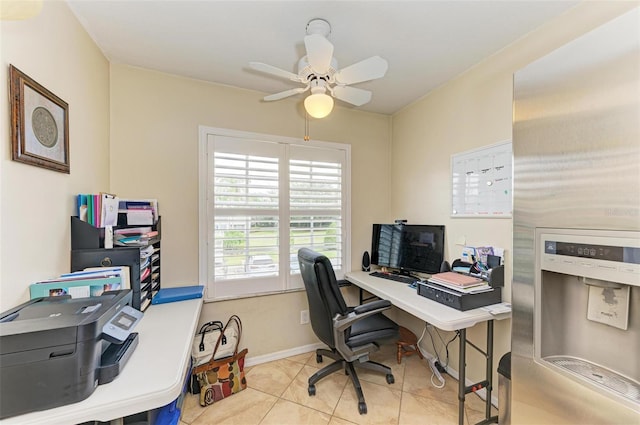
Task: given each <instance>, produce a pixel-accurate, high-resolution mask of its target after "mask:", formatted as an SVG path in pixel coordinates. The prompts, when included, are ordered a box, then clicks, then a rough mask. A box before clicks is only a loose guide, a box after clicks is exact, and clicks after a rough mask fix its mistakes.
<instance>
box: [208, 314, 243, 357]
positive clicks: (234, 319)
mask: <svg viewBox="0 0 640 425" xmlns="http://www.w3.org/2000/svg"><path fill="white" fill-rule="evenodd" d="M232 324H233V325H235V327H236V330H237V332H238V338H237V339H236V346H235V348H234V349H233V355H234V356H236V355H237V354H238V347H239V346H240V338H241V337H242V321H241V320H240V318H239V317H238V316H236V315H235V314H234V315H233V316H231V317H230V318H229V320H228V321H227V324H226V325H224V328H223V329H222V331H221V332H220V336H219V337H218V340H217V341H216V346H215V348H214V349H213V354H211V360H213V359H214V357H215V356H216V352H217V351H218V347H219V346H220V342H221V341H222V340H223V338H224V339H226V336H225V335H224V333H225V332H226V330H227V328H228V327H229V325H232ZM223 344H224V342H223Z"/></svg>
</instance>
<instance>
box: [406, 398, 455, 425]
mask: <svg viewBox="0 0 640 425" xmlns="http://www.w3.org/2000/svg"><path fill="white" fill-rule="evenodd" d="M427 423H428V424H429V425H456V424H458V405H457V404H455V403H448V402H444V401H438V400H434V399H432V398H428V397H420V396H417V395H414V394H410V393H406V392H405V393H403V394H402V404H401V406H400V424H403V425H409V424H416V425H417V424H427ZM465 423H466V420H465Z"/></svg>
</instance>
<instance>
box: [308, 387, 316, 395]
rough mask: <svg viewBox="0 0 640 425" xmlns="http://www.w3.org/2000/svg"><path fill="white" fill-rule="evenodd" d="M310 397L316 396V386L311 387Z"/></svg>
mask: <svg viewBox="0 0 640 425" xmlns="http://www.w3.org/2000/svg"><path fill="white" fill-rule="evenodd" d="M308 391H309V395H310V396H314V395H316V386H315V385H309V390H308Z"/></svg>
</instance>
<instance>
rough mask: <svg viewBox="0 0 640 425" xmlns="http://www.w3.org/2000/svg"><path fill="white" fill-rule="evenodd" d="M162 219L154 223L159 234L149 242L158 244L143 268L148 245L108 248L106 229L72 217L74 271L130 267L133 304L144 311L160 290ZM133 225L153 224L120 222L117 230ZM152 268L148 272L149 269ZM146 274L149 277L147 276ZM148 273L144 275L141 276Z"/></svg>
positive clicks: (116, 227) (72, 260)
mask: <svg viewBox="0 0 640 425" xmlns="http://www.w3.org/2000/svg"><path fill="white" fill-rule="evenodd" d="M160 223H161V218H160V217H159V218H158V221H157V222H156V223H155V224H153V225H152V226H150V227H151V228H152V230H155V231H157V232H158V235H157V236H155V237H153V238H151V239H150V240H149V243H148V245H152V246H153V247H154V253H153V254H152V256H151V261H150V262H149V264H148V265H147V266H146V267H144V268H143V269H142V270H141V269H140V265H141V264H143V263H142V259H141V257H140V254H141V249H142V248H145V247H144V246H142V247H138V246H131V247H129V246H126V247H121V246H115V245H114V247H113V248H110V249H107V248H105V247H104V235H105V229H104V228H99V227H94V226H92V225H90V224H88V223H86V222H84V221H82V220H80V219H79V218H78V217H73V216H72V217H71V271H72V272H75V271H79V270H84V269H85V268H87V267H100V266H102V267H110V266H129V273H130V281H131V282H130V283H131V290H132V292H133V299H132V307H133V308H135V309H138V310H140V311H144V310H145V309H146V308H147V307H148V306H149V305H151V300H152V299H153V296H154V295H155V294H157V293H158V291H159V290H160V285H161V284H160V277H161V272H160V271H161V267H160V259H161V255H160V252H161V251H160V239H161V229H160ZM132 227H149V226H128V225H118V226H114V227H113V229H114V230H116V229H124V228H132ZM146 269H148V272H145V270H146ZM145 275H146V276H145ZM142 276H144V277H143V278H141V277H142Z"/></svg>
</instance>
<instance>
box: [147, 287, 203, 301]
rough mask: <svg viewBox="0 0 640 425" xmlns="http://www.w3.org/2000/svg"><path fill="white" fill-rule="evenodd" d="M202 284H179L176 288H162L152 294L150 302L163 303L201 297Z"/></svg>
mask: <svg viewBox="0 0 640 425" xmlns="http://www.w3.org/2000/svg"><path fill="white" fill-rule="evenodd" d="M203 291H204V286H201V285H197V286H180V287H177V288H162V289H160V290H159V291H158V293H157V294H156V295H154V296H153V299H152V300H151V304H164V303H171V302H174V301H182V300H192V299H194V298H202V293H203Z"/></svg>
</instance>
